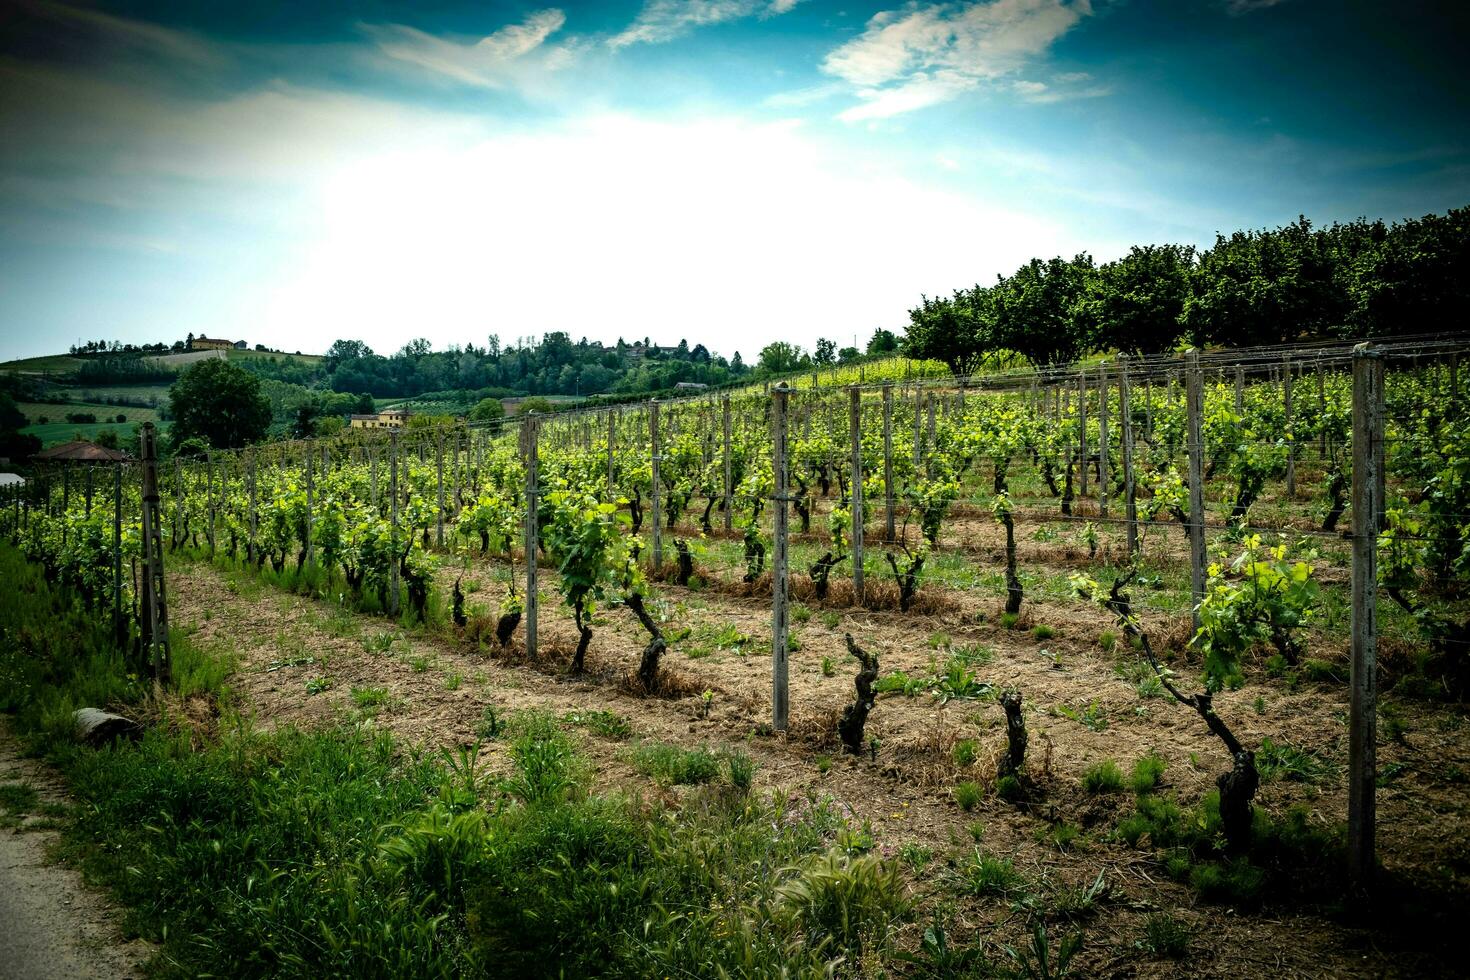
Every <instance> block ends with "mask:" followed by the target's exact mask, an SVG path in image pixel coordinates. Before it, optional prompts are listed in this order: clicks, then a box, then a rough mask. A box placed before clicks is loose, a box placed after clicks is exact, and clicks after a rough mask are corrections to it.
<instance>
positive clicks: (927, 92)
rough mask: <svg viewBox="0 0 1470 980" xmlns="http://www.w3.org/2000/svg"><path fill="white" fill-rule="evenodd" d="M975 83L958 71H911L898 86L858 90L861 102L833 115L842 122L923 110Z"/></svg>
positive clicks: (884, 117)
mask: <svg viewBox="0 0 1470 980" xmlns="http://www.w3.org/2000/svg"><path fill="white" fill-rule="evenodd" d="M978 84H979V83H978V82H977V81H976V80H975V79H973V78H970V77H969V76H967V75H964V74H962V73H961V72H956V71H938V72H935V73H934V74H933V75H928V74H925V73H924V72H921V71H920V72H914V73H913V74H912V75H910V76H909V77H908V78H907V79H905V80H904V82H903V83H902V84H900V85H894V86H890V87H888V88H870V89H859V90H858V93H857V94H858V95H859V97H861V98H862V100H863V101H862V102H859V103H858V104H857V105H855V106H852V107H851V108H849V109H844V110H843V111H842V112H840V113H838V114H837V118H838V119H841V120H842V121H843V122H862V121H865V120H871V119H887V118H889V117H891V116H897V115H900V114H901V113H905V112H913V111H914V110H915V109H924V108H927V107H929V106H931V105H938V104H939V103H941V102H948V101H949V100H950V99H952V98H954V97H955V96H957V95H959V94H960V93H962V92H966V91H968V90H970V89H972V88H975V87H976V86H977V85H978Z"/></svg>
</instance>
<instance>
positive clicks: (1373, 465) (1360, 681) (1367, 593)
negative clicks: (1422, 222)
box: [1347, 344, 1383, 888]
mask: <svg viewBox="0 0 1470 980" xmlns="http://www.w3.org/2000/svg"><path fill="white" fill-rule="evenodd" d="M1382 468H1383V359H1382V357H1381V356H1380V355H1379V354H1378V352H1376V351H1375V350H1373V348H1372V347H1371V346H1370V345H1368V344H1359V345H1358V346H1357V347H1356V348H1355V349H1354V350H1353V488H1352V495H1353V503H1352V506H1353V532H1352V533H1353V570H1352V653H1351V657H1352V660H1351V668H1350V673H1349V686H1350V688H1351V691H1350V697H1351V701H1350V706H1349V716H1348V825H1347V849H1348V872H1349V875H1350V876H1351V878H1352V880H1353V881H1354V882H1355V883H1356V884H1357V885H1358V886H1359V887H1360V888H1361V887H1366V886H1368V885H1369V883H1370V880H1371V878H1372V875H1373V867H1374V837H1375V832H1376V823H1377V814H1376V812H1375V807H1376V800H1375V798H1374V793H1375V779H1376V775H1377V759H1376V755H1375V753H1376V748H1375V739H1376V738H1377V727H1378V726H1377V710H1378V707H1377V701H1378V691H1377V671H1378V514H1379V512H1380V511H1381V509H1382V507H1383V498H1382V484H1381V483H1380V482H1379V477H1380V476H1381V474H1382Z"/></svg>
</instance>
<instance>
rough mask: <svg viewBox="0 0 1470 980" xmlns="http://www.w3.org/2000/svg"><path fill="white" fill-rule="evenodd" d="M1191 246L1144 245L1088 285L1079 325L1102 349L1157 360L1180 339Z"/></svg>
mask: <svg viewBox="0 0 1470 980" xmlns="http://www.w3.org/2000/svg"><path fill="white" fill-rule="evenodd" d="M1194 261H1195V255H1194V246H1193V245H1144V246H1142V247H1139V246H1137V245H1135V246H1133V248H1132V250H1131V251H1129V253H1128V254H1127V255H1125V256H1124V257H1123V258H1121V259H1118V260H1117V261H1116V262H1107V263H1104V264H1103V265H1102V266H1101V267H1099V268H1098V270H1097V272H1096V273H1095V274H1094V275H1093V276H1091V277H1090V278H1088V279H1087V283H1086V287H1085V288H1084V289H1083V291H1082V296H1081V299H1080V302H1079V303H1078V306H1077V313H1078V319H1079V321H1080V322H1081V323H1083V324H1085V329H1086V330H1087V331H1088V332H1089V333H1090V334H1091V335H1092V336H1093V337H1094V342H1095V343H1096V344H1097V345H1098V346H1099V347H1101V348H1104V349H1106V348H1117V349H1118V350H1120V351H1123V352H1124V353H1127V354H1157V353H1159V352H1161V351H1166V350H1169V349H1170V348H1171V347H1173V346H1174V343H1175V341H1176V340H1177V338H1178V337H1179V315H1180V314H1181V313H1183V312H1184V301H1185V300H1186V299H1187V298H1188V297H1189V286H1190V278H1189V277H1190V272H1191V270H1192V269H1193V267H1194Z"/></svg>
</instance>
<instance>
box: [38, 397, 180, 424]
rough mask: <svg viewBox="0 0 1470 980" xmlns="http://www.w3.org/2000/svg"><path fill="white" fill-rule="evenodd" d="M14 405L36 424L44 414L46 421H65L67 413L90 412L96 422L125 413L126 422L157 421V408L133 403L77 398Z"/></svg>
mask: <svg viewBox="0 0 1470 980" xmlns="http://www.w3.org/2000/svg"><path fill="white" fill-rule="evenodd" d="M15 407H16V408H18V409H20V410H21V411H22V412H24V413H25V416H26V421H27V422H29V423H31V424H38V423H39V421H40V419H41V418H42V417H43V416H44V417H45V418H46V419H47V421H48V422H65V421H66V416H67V414H68V413H72V412H91V413H92V414H94V415H96V416H97V421H98V423H102V422H112V421H114V420H115V419H116V418H117V416H118V415H126V416H127V417H128V424H132V423H134V422H157V421H158V410H157V409H155V408H139V407H137V406H134V405H108V404H106V403H105V402H98V401H87V400H84V399H78V400H76V401H68V402H66V403H65V404H57V403H54V402H16V403H15Z"/></svg>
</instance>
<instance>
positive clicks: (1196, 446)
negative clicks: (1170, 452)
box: [1184, 347, 1205, 630]
mask: <svg viewBox="0 0 1470 980" xmlns="http://www.w3.org/2000/svg"><path fill="white" fill-rule="evenodd" d="M1184 363H1185V379H1184V384H1185V395H1184V401H1185V411H1186V413H1187V415H1188V425H1187V429H1186V433H1185V452H1186V454H1187V455H1188V457H1189V584H1190V591H1191V593H1192V594H1193V596H1194V602H1193V606H1194V628H1195V629H1196V630H1198V629H1199V622H1200V620H1199V604H1200V601H1201V600H1202V599H1204V597H1205V447H1204V442H1203V439H1202V437H1201V434H1200V422H1201V419H1202V417H1203V416H1204V403H1205V386H1204V377H1203V376H1202V375H1201V372H1200V366H1199V348H1197V347H1191V348H1190V349H1189V350H1188V351H1187V352H1186V353H1185V355H1184Z"/></svg>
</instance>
